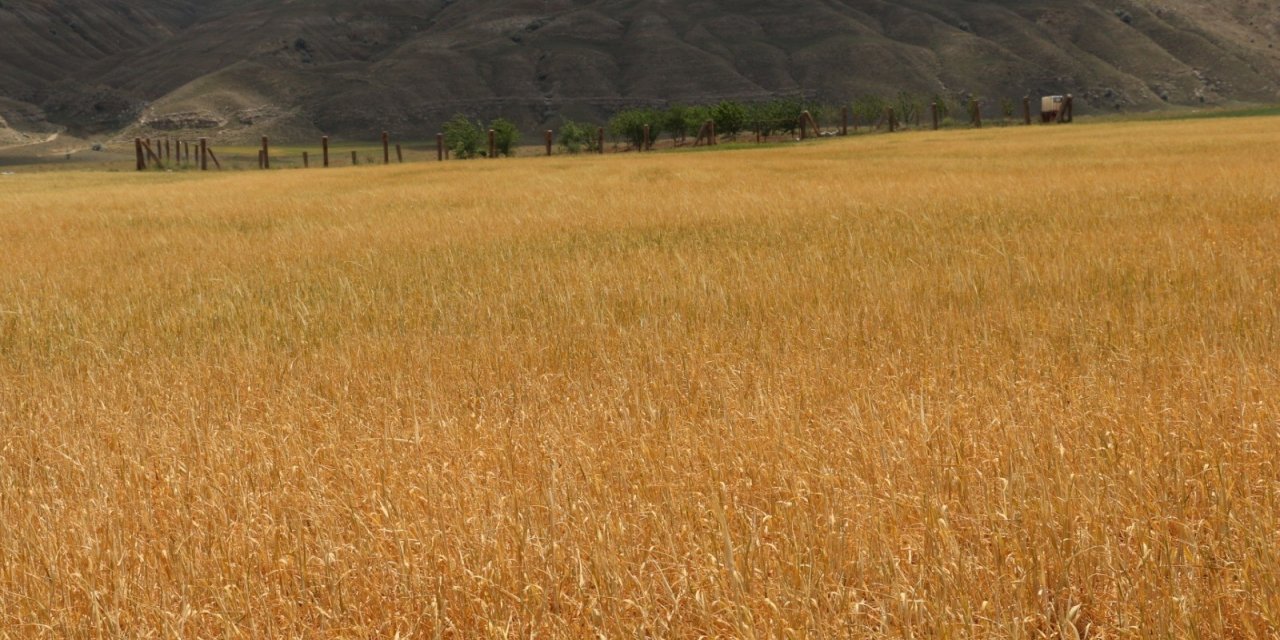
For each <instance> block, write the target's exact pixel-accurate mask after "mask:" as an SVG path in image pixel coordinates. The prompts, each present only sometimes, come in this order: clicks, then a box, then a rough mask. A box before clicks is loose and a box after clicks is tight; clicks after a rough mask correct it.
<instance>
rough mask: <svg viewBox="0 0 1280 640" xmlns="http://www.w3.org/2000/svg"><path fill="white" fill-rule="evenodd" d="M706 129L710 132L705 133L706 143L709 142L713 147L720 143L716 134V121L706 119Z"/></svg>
mask: <svg viewBox="0 0 1280 640" xmlns="http://www.w3.org/2000/svg"><path fill="white" fill-rule="evenodd" d="M707 131H709V132H710V133H708V134H707V143H708V144H710V145H711V146H713V147H714V146H716V145H718V144H720V137H719V136H717V135H716V121H715V120H708V121H707Z"/></svg>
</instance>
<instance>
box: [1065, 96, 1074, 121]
mask: <svg viewBox="0 0 1280 640" xmlns="http://www.w3.org/2000/svg"><path fill="white" fill-rule="evenodd" d="M1075 103H1076V99H1075V97H1074V96H1072V95H1071V94H1069V93H1068V94H1067V97H1066V99H1064V100H1063V101H1062V113H1063V114H1065V115H1066V116H1067V117H1066V120H1062V122H1065V123H1067V124H1071V123H1072V122H1075V121H1076V104H1075Z"/></svg>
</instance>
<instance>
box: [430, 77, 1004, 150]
mask: <svg viewBox="0 0 1280 640" xmlns="http://www.w3.org/2000/svg"><path fill="white" fill-rule="evenodd" d="M930 104H937V105H938V117H939V119H940V120H941V121H942V123H943V124H944V125H946V124H950V123H952V114H957V116H958V117H962V118H963V119H964V120H966V121H967V120H968V119H969V115H968V114H969V108H970V106H969V105H970V98H968V97H964V96H957V97H945V96H940V95H935V96H933V97H932V98H930V97H925V96H920V95H915V94H911V93H906V92H902V93H899V94H898V95H897V96H894V97H892V98H885V97H882V96H874V95H869V96H863V97H860V98H858V99H856V100H854V101H853V102H851V103H848V104H846V105H832V104H826V103H821V102H812V101H805V100H801V99H798V98H781V99H776V100H770V101H767V102H757V103H741V102H735V101H732V100H725V101H722V102H719V103H717V104H714V105H674V106H671V107H668V108H665V109H658V108H649V107H645V108H636V109H626V110H623V111H620V112H618V113H617V114H615V115H614V116H613V117H612V118H610V120H609V123H608V127H607V131H608V133H609V136H610V139H611V140H612V141H613V142H614V143H615V144H617V143H625V144H627V145H630V146H632V147H640V146H642V145H643V144H644V139H645V133H644V129H645V126H648V127H649V139H650V141H651V142H657V141H658V140H659V139H660V138H661V137H663V136H666V137H669V138H670V139H671V140H672V141H673V142H674V143H675V144H677V145H681V144H685V143H687V142H688V141H689V139H690V138H696V137H697V136H698V134H699V132H701V131H702V127H703V126H704V125H705V124H706V123H707V122H708V121H711V122H714V123H715V127H716V133H717V134H718V135H721V136H727V137H729V138H730V139H736V138H737V137H738V136H739V135H741V134H743V133H744V132H753V133H754V132H756V131H759V133H760V135H763V136H773V135H780V134H788V135H796V134H797V133H798V132H799V130H800V117H801V114H803V113H804V112H805V111H808V112H809V114H810V115H812V116H813V118H814V119H815V120H817V121H818V122H819V123H822V124H827V125H833V124H835V123H838V122H839V119H840V118H841V113H842V111H843V110H844V109H846V108H847V109H848V110H849V116H850V120H851V122H850V124H851V125H852V126H854V127H857V126H876V125H879V124H880V123H882V122H883V121H884V118H885V116H886V114H887V113H888V112H889V110H890V109H892V110H893V114H894V118H895V120H896V121H897V123H898V124H899V125H900V126H902V125H905V126H911V125H915V126H920V125H921V123H922V122H923V121H925V120H927V119H930V118H931V116H930V115H929V105H930ZM1016 109H1017V105H1016V104H1015V102H1014V101H1012V100H1001V101H1000V110H1001V115H1002V116H1003V117H1004V118H1005V119H1006V120H1009V119H1012V118H1013V116H1014V113H1015V111H1016ZM488 129H492V130H493V131H494V136H495V146H496V147H497V149H496V151H497V154H498V155H504V156H509V155H511V154H512V153H513V152H514V149H515V147H516V146H517V145H518V144H519V142H520V138H521V135H520V131H519V130H518V129H517V128H516V126H515V125H514V124H512V123H511V122H510V121H508V120H506V119H503V118H498V119H497V120H494V121H493V122H491V123H490V124H489V126H488V127H485V126H483V125H482V124H481V123H480V122H473V121H472V120H470V119H469V118H467V117H466V116H462V115H458V116H454V118H453V119H452V120H450V121H449V122H448V123H447V124H446V125H445V128H444V136H445V145H446V146H447V147H448V148H449V150H450V152H451V153H452V154H453V155H454V156H455V157H458V158H463V159H465V158H476V157H482V156H485V155H487V153H488V151H487V144H486V137H487V130H488ZM558 142H559V145H560V148H561V149H562V150H564V151H566V152H568V153H581V152H584V151H598V150H599V140H598V137H597V135H596V130H595V128H594V127H592V126H590V125H587V124H583V123H580V122H574V121H571V120H570V121H566V122H564V123H563V124H561V126H560V129H559V135H558Z"/></svg>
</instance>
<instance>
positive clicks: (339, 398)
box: [0, 118, 1280, 639]
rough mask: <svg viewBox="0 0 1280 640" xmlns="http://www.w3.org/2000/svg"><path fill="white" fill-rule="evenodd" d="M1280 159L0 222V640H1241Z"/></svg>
mask: <svg viewBox="0 0 1280 640" xmlns="http://www.w3.org/2000/svg"><path fill="white" fill-rule="evenodd" d="M1277 149H1280V119H1265V118H1261V119H1236V120H1217V121H1196V122H1157V123H1119V124H1115V123H1113V124H1098V125H1088V126H1075V127H1027V128H1010V129H1004V130H993V129H987V130H982V131H968V132H942V133H908V134H899V135H896V136H875V137H859V138H853V139H848V140H840V141H824V142H822V143H818V144H805V145H789V146H787V147H778V148H766V149H758V150H757V149H742V150H725V151H715V152H700V153H661V154H649V155H645V156H639V155H634V154H630V155H618V156H606V157H603V158H601V157H595V156H591V157H581V158H571V157H557V158H551V159H547V158H528V159H517V160H509V161H508V160H504V161H474V162H470V163H466V162H451V163H445V164H436V163H430V164H428V163H422V164H408V165H401V166H393V167H390V168H385V167H370V168H357V169H331V170H327V171H322V170H314V169H313V170H310V171H302V170H289V171H274V172H231V173H222V174H204V175H200V174H193V173H186V174H183V173H174V174H163V173H149V174H145V175H140V174H134V173H105V172H99V173H49V174H41V175H31V176H25V175H17V176H6V177H3V178H0V199H2V200H0V205H2V206H0V246H2V247H3V251H0V637H4V638H27V637H51V638H52V637H120V638H148V637H157V638H159V637H165V638H215V637H216V638H395V637H400V638H410V637H412V638H698V637H714V638H761V639H763V638H881V637H890V638H1027V639H1030V638H1068V639H1076V638H1096V639H1103V638H1129V637H1147V638H1193V637H1199V638H1267V637H1275V635H1276V634H1277V633H1280V294H1278V292H1280V249H1278V248H1280V170H1278V169H1277V160H1278V159H1280V155H1278V152H1277Z"/></svg>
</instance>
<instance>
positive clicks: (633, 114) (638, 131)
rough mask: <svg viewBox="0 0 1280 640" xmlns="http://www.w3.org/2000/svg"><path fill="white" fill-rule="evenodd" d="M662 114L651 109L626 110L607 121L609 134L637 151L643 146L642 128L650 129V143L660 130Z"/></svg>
mask: <svg viewBox="0 0 1280 640" xmlns="http://www.w3.org/2000/svg"><path fill="white" fill-rule="evenodd" d="M661 122H662V114H660V113H658V112H656V111H654V110H653V109H627V110H625V111H620V112H618V113H617V114H615V115H614V116H613V118H611V119H610V120H609V133H610V135H612V136H613V137H614V139H615V140H625V141H626V142H627V144H630V145H631V146H632V147H635V148H637V149H639V148H640V147H641V146H642V145H643V144H644V126H645V125H649V127H650V132H649V135H650V141H652V140H653V136H655V135H656V134H657V132H658V131H659V130H660V127H659V126H658V125H660V124H661Z"/></svg>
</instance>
